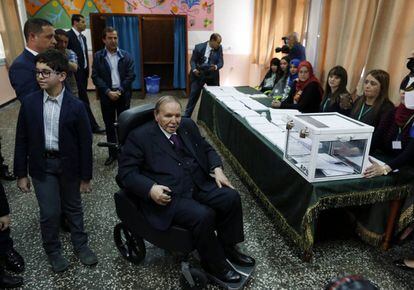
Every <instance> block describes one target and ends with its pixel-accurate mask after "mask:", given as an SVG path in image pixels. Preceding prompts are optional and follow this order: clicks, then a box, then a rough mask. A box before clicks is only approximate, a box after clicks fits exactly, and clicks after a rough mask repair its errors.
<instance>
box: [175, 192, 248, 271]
mask: <svg viewBox="0 0 414 290" xmlns="http://www.w3.org/2000/svg"><path fill="white" fill-rule="evenodd" d="M172 222H173V224H176V225H179V226H182V227H184V228H186V229H189V230H191V232H192V234H193V242H194V245H195V247H196V249H197V251H198V253H199V254H200V257H201V259H202V260H203V261H206V262H209V263H215V262H220V261H224V259H225V256H224V251H223V246H224V245H235V244H237V243H240V242H242V241H243V240H244V234H243V213H242V207H241V200H240V196H239V194H238V192H237V191H236V190H234V189H231V188H228V187H222V188H216V189H214V190H212V191H210V192H204V191H200V192H195V193H194V194H193V198H192V199H191V198H182V199H180V200H179V201H178V203H177V205H176V212H175V215H174V217H173V221H172ZM215 230H217V235H216V234H215Z"/></svg>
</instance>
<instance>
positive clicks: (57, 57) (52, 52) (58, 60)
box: [36, 48, 69, 73]
mask: <svg viewBox="0 0 414 290" xmlns="http://www.w3.org/2000/svg"><path fill="white" fill-rule="evenodd" d="M38 62H41V63H45V64H47V66H48V67H50V68H51V69H53V70H55V71H57V72H65V73H67V72H68V71H69V64H68V59H67V58H66V56H65V55H64V54H63V53H61V52H60V51H59V50H57V49H54V48H53V49H48V50H46V51H45V52H42V53H39V54H38V55H37V56H36V63H38Z"/></svg>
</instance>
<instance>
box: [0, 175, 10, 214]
mask: <svg viewBox="0 0 414 290" xmlns="http://www.w3.org/2000/svg"><path fill="white" fill-rule="evenodd" d="M9 213H10V209H9V203H8V202H7V197H6V193H5V192H4V188H3V185H2V184H1V182H0V217H2V216H5V215H8V214H9Z"/></svg>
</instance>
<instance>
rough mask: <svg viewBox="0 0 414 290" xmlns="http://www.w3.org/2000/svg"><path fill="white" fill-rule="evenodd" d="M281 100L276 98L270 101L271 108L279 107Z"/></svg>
mask: <svg viewBox="0 0 414 290" xmlns="http://www.w3.org/2000/svg"><path fill="white" fill-rule="evenodd" d="M280 105H281V102H280V101H277V100H273V101H272V105H271V106H272V108H280Z"/></svg>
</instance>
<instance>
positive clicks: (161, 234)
mask: <svg viewBox="0 0 414 290" xmlns="http://www.w3.org/2000/svg"><path fill="white" fill-rule="evenodd" d="M154 109H155V105H154V104H146V105H142V106H138V107H134V108H131V109H129V110H127V111H124V112H123V113H121V114H120V116H119V118H118V120H117V123H115V128H116V132H117V143H116V144H114V143H108V142H100V143H98V146H100V147H114V148H116V149H117V150H118V151H119V150H120V148H121V147H122V145H123V144H124V142H125V141H126V138H127V137H128V134H129V132H130V131H131V130H133V129H134V128H136V127H138V126H140V125H143V124H145V123H147V122H150V121H152V120H153V119H154ZM116 181H117V184H118V186H119V187H120V190H119V191H118V192H116V193H115V194H114V199H115V206H116V213H117V215H118V217H119V219H120V221H121V222H120V223H118V224H117V225H116V226H115V228H114V241H115V245H116V247H117V248H118V250H119V253H120V254H121V255H122V257H123V258H125V259H126V260H128V261H129V262H131V263H133V264H139V263H140V262H141V261H142V260H143V259H144V258H145V255H146V248H145V243H144V240H146V241H148V242H149V243H151V244H153V245H155V246H157V247H159V248H161V249H164V250H166V251H167V252H171V253H180V254H183V256H184V259H183V260H182V262H181V276H180V284H181V286H182V288H183V289H203V288H205V287H206V285H207V282H208V281H209V280H210V281H211V282H215V283H216V284H218V285H219V286H222V287H224V288H226V289H231V290H236V289H241V288H242V287H243V286H244V285H245V284H246V282H247V281H248V279H249V278H250V276H251V274H252V272H253V270H254V267H240V266H237V265H233V264H231V263H230V262H229V264H230V265H231V266H232V267H233V268H234V269H235V270H236V271H237V272H239V273H240V276H241V277H242V279H241V280H240V281H239V282H237V283H224V282H223V281H221V280H219V279H217V278H216V277H214V276H212V275H210V274H209V273H207V272H205V271H204V270H202V269H198V268H195V267H191V266H190V264H189V262H188V257H189V255H190V254H191V253H192V252H193V251H194V250H195V247H194V245H193V243H192V238H191V232H190V231H188V230H186V229H184V228H181V227H178V226H174V225H172V226H171V227H170V228H169V229H167V230H166V231H159V230H156V229H154V228H153V227H151V225H150V224H149V223H148V222H147V221H146V219H145V217H144V216H143V214H142V212H141V211H140V199H139V197H138V196H137V195H134V194H133V193H131V192H128V191H127V190H125V189H124V188H123V187H122V184H121V182H120V181H119V178H118V176H117V177H116Z"/></svg>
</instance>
